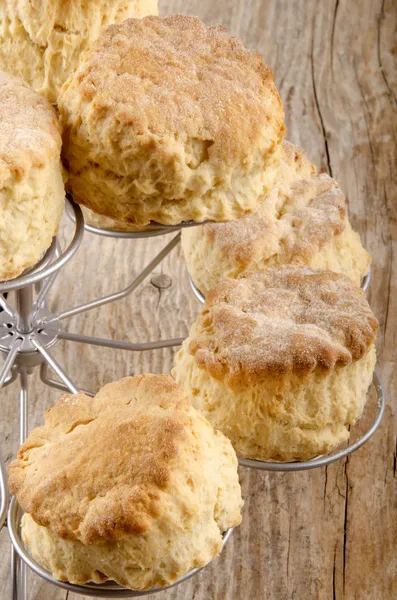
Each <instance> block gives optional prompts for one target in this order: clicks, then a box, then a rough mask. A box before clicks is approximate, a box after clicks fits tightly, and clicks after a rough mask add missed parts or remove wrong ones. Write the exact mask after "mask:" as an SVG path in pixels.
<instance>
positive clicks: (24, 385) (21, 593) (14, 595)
mask: <svg viewBox="0 0 397 600" xmlns="http://www.w3.org/2000/svg"><path fill="white" fill-rule="evenodd" d="M19 381H20V384H21V388H20V392H19V441H20V443H21V444H22V443H23V442H24V441H25V439H26V437H27V435H28V374H27V372H26V371H25V370H23V369H22V370H21V372H20V374H19ZM27 578H28V571H27V566H26V565H25V563H24V562H23V561H22V560H21V559H20V558H19V556H18V554H17V553H16V551H15V550H14V547H12V549H11V600H27V593H28V592H27V589H28V587H27Z"/></svg>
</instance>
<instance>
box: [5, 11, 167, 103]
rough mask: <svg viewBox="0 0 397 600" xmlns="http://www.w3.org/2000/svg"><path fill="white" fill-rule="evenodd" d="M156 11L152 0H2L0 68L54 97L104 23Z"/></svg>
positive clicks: (52, 98) (104, 25) (51, 100)
mask: <svg viewBox="0 0 397 600" xmlns="http://www.w3.org/2000/svg"><path fill="white" fill-rule="evenodd" d="M150 14H158V5H157V0H89V2H87V1H86V0H2V2H0V69H3V70H4V71H7V72H9V73H12V74H13V75H16V76H18V77H21V78H22V79H23V80H24V81H26V82H27V83H28V84H29V85H30V86H31V87H32V88H33V89H34V90H35V91H36V92H38V93H40V94H42V95H44V96H46V97H47V98H48V100H50V102H57V99H58V94H59V92H60V89H61V87H62V85H63V83H65V81H66V79H67V78H68V76H69V75H70V74H71V73H73V71H75V69H76V67H77V66H78V64H79V62H80V59H81V55H82V54H83V52H84V51H86V50H87V49H88V48H90V47H91V46H92V44H93V43H94V42H95V40H96V39H97V38H98V37H99V35H100V34H101V32H102V31H103V29H104V28H105V27H106V26H107V25H110V24H111V23H121V22H122V21H124V20H125V19H126V18H128V17H135V18H140V17H143V16H145V15H150Z"/></svg>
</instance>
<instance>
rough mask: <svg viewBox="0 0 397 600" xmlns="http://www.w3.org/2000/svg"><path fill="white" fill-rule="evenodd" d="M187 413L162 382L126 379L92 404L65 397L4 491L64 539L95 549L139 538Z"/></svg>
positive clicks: (174, 389)
mask: <svg viewBox="0 0 397 600" xmlns="http://www.w3.org/2000/svg"><path fill="white" fill-rule="evenodd" d="M148 398H151V400H148ZM186 406H187V401H186V400H185V397H184V394H183V392H182V390H181V389H180V388H179V387H178V386H177V385H176V384H175V383H174V382H173V380H172V379H171V377H169V376H167V375H161V376H139V377H135V378H126V379H123V380H121V381H119V382H117V383H113V384H109V385H107V386H105V387H104V388H103V389H102V390H101V391H100V392H99V393H98V394H97V395H96V397H95V398H94V399H92V398H89V397H88V396H86V395H85V394H83V393H79V394H77V395H76V396H72V395H69V394H67V395H64V396H62V397H61V398H60V400H59V401H58V402H57V403H56V404H55V406H54V407H53V408H51V409H49V410H47V412H46V414H45V425H44V426H43V427H39V428H37V429H35V430H34V431H32V433H31V434H30V435H29V437H28V439H27V440H26V442H25V443H24V444H23V445H22V447H21V449H20V450H19V452H18V459H17V460H16V461H14V462H13V463H12V464H11V465H10V467H9V486H10V490H11V492H12V493H14V494H17V496H18V500H19V502H20V504H21V506H22V507H23V509H24V510H25V511H26V512H28V513H30V514H31V516H32V517H33V519H34V520H35V521H36V522H37V523H39V524H40V525H44V526H47V527H49V528H50V529H51V531H53V532H54V533H56V534H57V535H58V536H60V537H62V538H64V539H78V540H80V541H82V542H83V543H84V544H95V543H98V542H100V541H101V540H114V539H118V538H120V537H122V536H123V535H126V534H128V533H143V532H144V531H146V530H147V529H148V527H149V525H150V522H151V520H152V519H153V518H155V517H156V515H157V514H158V512H159V510H160V506H161V503H160V491H161V490H164V489H165V488H166V487H167V484H168V482H169V478H170V463H171V462H172V459H174V458H175V457H176V456H177V454H178V444H179V443H180V439H181V437H183V430H184V426H185V425H186V417H185V415H184V413H183V410H184V408H186ZM109 465H112V467H111V468H109Z"/></svg>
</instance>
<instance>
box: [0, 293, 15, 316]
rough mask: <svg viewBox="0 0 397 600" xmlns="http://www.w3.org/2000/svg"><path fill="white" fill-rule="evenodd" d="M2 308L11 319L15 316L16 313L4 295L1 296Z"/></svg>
mask: <svg viewBox="0 0 397 600" xmlns="http://www.w3.org/2000/svg"><path fill="white" fill-rule="evenodd" d="M0 306H1V308H2V309H3V310H4V311H5V312H6V313H7V315H10V317H12V316H14V312H13V310H12V308H11V306H9V305H8V304H7V300H6V299H5V298H4V296H3V294H0Z"/></svg>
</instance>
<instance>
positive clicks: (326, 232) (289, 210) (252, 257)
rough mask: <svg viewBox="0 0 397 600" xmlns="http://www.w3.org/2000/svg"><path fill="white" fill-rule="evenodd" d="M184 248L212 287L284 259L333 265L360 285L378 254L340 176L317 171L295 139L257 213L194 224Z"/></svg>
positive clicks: (196, 278)
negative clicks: (351, 216)
mask: <svg viewBox="0 0 397 600" xmlns="http://www.w3.org/2000/svg"><path fill="white" fill-rule="evenodd" d="M182 248H183V253H184V256H185V260H186V265H187V269H188V271H189V274H190V276H191V277H192V279H193V282H194V283H195V285H196V287H197V288H198V289H199V290H200V291H201V292H202V293H203V294H204V295H206V294H207V293H208V291H209V290H210V289H211V288H212V287H214V286H215V285H216V284H217V283H219V281H220V280H221V279H223V278H224V277H233V278H235V277H238V276H239V275H240V274H242V273H246V272H248V271H250V272H251V271H260V270H261V269H263V268H266V267H274V266H277V265H281V264H295V265H307V266H310V267H314V268H318V269H329V270H331V271H336V272H337V273H343V274H344V275H347V276H348V277H350V279H352V280H353V281H354V282H355V283H356V284H357V285H360V282H361V279H362V278H363V276H364V275H365V274H366V273H367V272H368V269H369V265H370V262H371V259H370V255H369V254H368V252H367V251H366V250H364V248H363V246H362V244H361V241H360V236H359V235H358V234H357V233H356V232H355V231H353V230H352V228H351V225H350V223H349V220H348V217H347V213H346V204H345V197H344V194H343V193H342V191H341V190H340V188H339V186H338V184H337V182H336V181H335V180H334V179H332V178H331V177H329V176H328V175H325V174H322V175H318V174H316V173H315V169H314V166H313V165H312V164H311V163H310V162H309V161H308V159H307V158H306V156H305V153H304V152H303V150H302V149H301V148H297V147H296V146H292V144H288V143H284V144H283V155H282V161H281V168H280V172H279V175H278V178H277V183H276V185H275V187H274V188H273V190H272V191H271V192H270V193H268V194H267V195H265V196H263V198H262V199H261V202H260V204H259V206H258V208H257V209H256V210H255V211H254V212H253V213H251V214H250V215H248V216H246V217H243V218H242V219H238V220H236V221H233V222H231V223H208V224H205V225H202V226H199V227H194V228H190V229H186V230H184V231H183V232H182Z"/></svg>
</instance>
